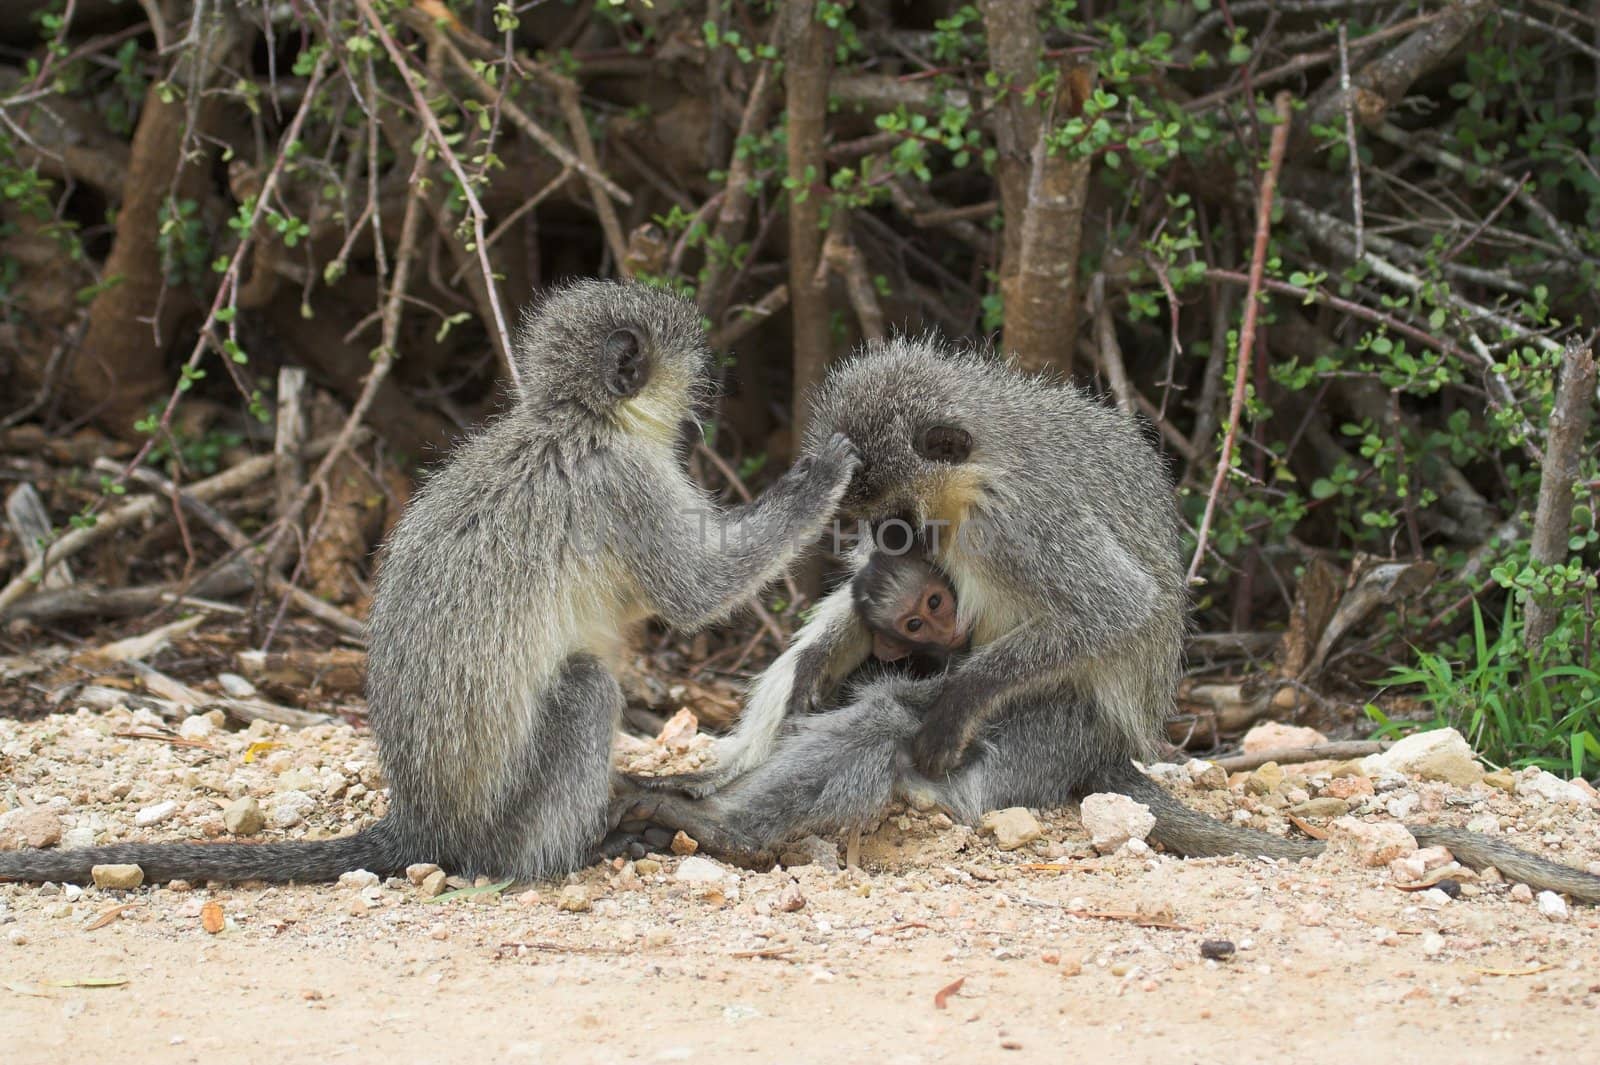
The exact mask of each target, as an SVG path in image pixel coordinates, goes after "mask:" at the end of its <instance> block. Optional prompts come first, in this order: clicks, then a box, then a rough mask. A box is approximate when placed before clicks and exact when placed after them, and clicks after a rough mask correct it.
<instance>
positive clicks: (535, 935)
mask: <svg viewBox="0 0 1600 1065" xmlns="http://www.w3.org/2000/svg"><path fill="white" fill-rule="evenodd" d="M134 724H137V723H136V722H133V721H132V720H131V719H124V718H121V717H118V716H117V715H116V714H115V712H113V713H112V714H109V715H90V714H83V715H76V716H65V717H54V718H46V719H43V720H41V721H38V722H33V723H29V724H26V725H19V724H16V723H14V722H4V721H0V781H3V783H0V829H5V828H6V826H7V825H8V824H10V825H11V826H12V828H13V829H15V824H16V822H17V819H18V818H19V817H20V814H18V813H11V814H6V813H4V810H5V809H7V808H10V807H17V808H18V809H21V810H35V809H37V807H36V806H34V805H33V804H43V806H44V808H45V809H47V810H49V811H50V812H51V813H52V815H53V816H55V817H56V818H57V819H58V820H59V822H60V825H61V827H63V828H64V829H65V830H66V831H67V833H68V835H69V838H68V842H74V841H81V840H82V839H83V838H85V837H90V836H92V838H94V839H96V840H97V841H100V842H106V841H110V840H113V839H123V838H130V837H142V838H156V837H165V838H170V837H174V836H183V835H185V834H188V835H193V836H207V835H215V834H217V833H216V831H215V830H220V813H219V811H220V809H221V807H222V806H223V805H225V804H226V803H227V802H228V801H229V800H230V798H231V793H232V792H234V791H238V792H241V793H243V794H250V795H257V796H259V797H260V799H261V802H262V805H263V807H265V808H266V810H267V812H268V815H269V817H270V816H272V815H273V814H275V813H276V811H277V809H278V806H279V803H280V802H281V799H282V796H283V795H284V794H287V793H288V792H290V791H297V792H300V793H302V794H312V795H314V797H315V798H316V800H317V803H316V810H315V811H314V812H313V813H311V814H310V815H309V819H308V820H307V821H304V822H301V823H297V824H296V825H293V826H290V827H288V828H286V829H283V830H281V831H274V830H270V829H269V830H268V832H267V833H266V835H267V836H269V837H271V836H293V835H297V834H305V833H307V832H313V833H320V832H325V831H335V830H344V829H345V828H346V827H347V826H348V824H349V823H351V822H352V821H354V820H356V819H360V818H366V817H369V816H371V815H372V813H374V812H375V810H376V809H381V792H379V791H376V790H374V789H371V788H368V787H362V788H357V787H356V784H357V783H358V782H360V781H361V780H362V778H363V774H366V776H367V778H368V779H369V780H370V774H371V771H370V759H371V749H370V746H369V745H368V743H367V741H366V739H365V738H364V737H360V736H357V735H355V734H353V733H351V732H350V731H349V730H348V729H343V728H336V729H324V730H308V731H306V732H302V733H298V734H287V733H284V734H279V733H276V732H271V735H270V736H266V735H265V732H267V731H270V730H259V729H258V730H257V734H256V735H254V736H252V735H250V734H244V733H239V734H233V733H217V734H215V735H209V736H205V737H203V738H202V739H201V740H200V741H199V742H203V743H205V744H206V745H207V748H209V749H203V748H186V747H175V746H171V745H168V744H166V743H163V742H160V741H152V740H141V739H132V738H125V737H118V736H116V735H115V733H116V732H119V731H129V730H130V726H131V725H134ZM141 727H143V726H141ZM263 743H273V744H278V745H279V746H277V747H274V748H265V749H264V748H262V747H261V744H263ZM252 744H254V745H255V746H254V749H255V750H256V752H257V754H256V755H255V756H254V757H253V758H252V760H251V761H250V762H245V761H244V758H245V755H246V754H247V753H248V752H249V751H250V750H252V746H251V745H252ZM1297 779H1298V778H1296V777H1295V776H1294V775H1292V774H1291V776H1290V778H1289V782H1288V783H1289V784H1293V783H1294V782H1295V781H1296V780H1297ZM341 782H342V783H341ZM1300 783H1301V784H1302V785H1303V786H1304V787H1306V788H1312V789H1314V788H1315V786H1316V785H1315V778H1310V779H1306V780H1301V781H1300ZM286 785H292V786H286ZM1410 790H1414V791H1415V792H1416V793H1417V794H1418V796H1419V799H1420V801H1421V804H1422V806H1423V809H1424V810H1425V811H1427V810H1429V809H1430V808H1432V809H1439V810H1448V809H1449V808H1451V807H1458V806H1459V807H1466V808H1467V809H1466V812H1467V813H1469V814H1473V813H1475V814H1476V815H1477V816H1479V817H1484V816H1490V817H1496V816H1498V817H1499V818H1501V819H1502V820H1503V822H1504V825H1505V828H1506V831H1508V832H1511V831H1516V832H1519V833H1520V838H1521V839H1522V840H1523V842H1524V843H1525V844H1527V843H1531V844H1534V845H1538V844H1539V843H1540V842H1541V841H1543V842H1547V843H1548V844H1549V846H1550V847H1551V848H1552V849H1553V850H1554V851H1555V852H1557V853H1560V854H1562V855H1563V856H1564V857H1565V859H1566V860H1569V861H1576V862H1578V863H1579V864H1580V865H1581V864H1585V863H1586V862H1591V861H1594V860H1596V859H1597V858H1600V845H1597V838H1596V837H1597V832H1596V828H1597V825H1600V819H1597V816H1596V813H1595V811H1594V810H1592V809H1587V808H1583V807H1581V806H1559V807H1558V806H1557V805H1556V804H1553V803H1552V804H1544V805H1540V804H1537V803H1535V802H1533V801H1532V800H1530V799H1528V798H1526V797H1512V796H1509V795H1505V794H1504V793H1502V792H1497V791H1494V790H1493V789H1487V788H1484V787H1483V786H1482V785H1474V786H1473V787H1471V788H1469V789H1449V788H1446V787H1445V786H1443V785H1415V786H1414V787H1413V788H1412V789H1410ZM118 791H120V792H121V793H122V794H121V795H120V796H117V795H116V794H115V793H116V792H118ZM1187 797H1188V798H1189V799H1190V801H1193V802H1196V803H1197V804H1200V805H1207V806H1208V808H1211V809H1212V812H1218V809H1219V808H1220V804H1223V803H1237V804H1239V805H1240V807H1241V808H1244V807H1247V806H1248V805H1249V803H1248V800H1246V799H1245V798H1244V796H1243V795H1242V793H1234V792H1227V791H1222V792H1212V793H1205V794H1202V793H1192V794H1189V795H1188V796H1187ZM52 800H54V801H55V805H54V806H50V803H51V802H52ZM161 801H173V802H176V803H177V804H178V805H177V807H176V811H175V812H173V813H172V814H170V815H169V818H168V819H167V820H164V821H162V822H161V823H160V824H157V825H155V826H151V827H136V826H135V825H134V817H135V816H136V812H137V811H138V810H140V809H149V808H150V806H151V804H152V803H158V802H161ZM1425 816H1426V815H1425ZM1041 821H1042V823H1043V829H1044V835H1043V838H1042V839H1040V840H1038V841H1036V842H1035V843H1033V844H1031V845H1029V846H1028V847H1024V848H1023V849H1021V850H1017V851H1012V852H1003V851H1000V850H998V849H997V848H996V847H995V845H994V843H993V841H992V840H990V839H987V838H985V837H982V836H980V835H978V834H976V833H974V832H972V831H971V830H969V829H965V828H962V827H959V826H957V827H950V826H947V825H946V824H945V823H944V822H943V820H942V818H940V817H939V816H938V815H931V816H930V815H923V814H917V813H914V812H905V813H901V814H896V815H894V816H891V817H890V818H888V819H887V820H886V822H885V823H884V825H883V826H882V827H881V828H880V829H879V831H878V832H877V833H875V834H874V835H873V836H871V837H869V838H868V839H867V841H866V845H865V847H864V859H863V860H864V864H865V866H866V868H864V869H856V870H843V871H840V870H837V869H830V868H826V867H824V866H823V865H819V864H811V865H803V866H799V867H796V868H793V869H789V870H781V869H780V870H776V871H774V872H770V873H759V874H757V873H750V872H745V871H740V870H734V869H730V868H728V867H726V866H721V865H718V864H716V863H710V862H706V861H705V860H703V859H680V858H677V857H674V856H666V857H665V858H663V859H662V860H661V862H660V866H659V868H654V867H652V865H651V864H650V863H648V862H642V863H638V864H619V866H618V867H597V868H594V869H590V870H586V871H585V872H583V873H582V874H581V875H579V876H577V877H575V878H574V879H573V882H572V883H571V884H569V885H539V886H537V887H536V888H535V889H534V890H532V891H531V892H519V891H518V890H517V889H515V888H514V889H511V890H508V891H506V892H505V893H504V894H484V895H479V896H477V897H474V898H465V899H458V900H454V901H445V902H439V903H430V902H427V901H425V900H424V898H423V896H422V893H421V892H420V891H419V889H418V888H417V887H416V886H414V885H412V884H411V883H409V882H407V881H404V880H393V881H389V882H387V883H381V884H367V885H365V886H360V885H346V886H334V885H324V886H320V887H304V888H299V887H297V888H288V889H279V888H263V887H259V886H255V887H249V886H246V887H234V888H219V889H217V890H208V889H205V888H197V889H192V890H173V889H171V888H158V889H150V888H142V889H139V890H136V891H131V892H102V891H98V890H96V889H92V888H91V889H88V890H81V891H80V890H79V889H76V888H65V889H64V888H60V887H57V886H54V885H51V886H47V887H43V888H41V887H38V886H31V885H0V1030H3V1031H4V1032H5V1033H6V1035H7V1039H6V1054H5V1059H6V1061H7V1062H16V1063H21V1065H32V1063H35V1062H37V1063H58V1062H63V1061H67V1060H86V1061H95V1062H143V1061H164V1062H166V1061H174V1062H183V1061H193V1062H206V1063H211V1062H267V1063H271V1065H282V1063H285V1062H299V1061H312V1060H315V1061H374V1060H398V1061H436V1060H446V1059H448V1060H467V1061H479V1060H481V1061H506V1062H520V1061H551V1062H555V1061H560V1062H563V1063H569V1062H589V1061H594V1062H612V1061H641V1062H670V1061H694V1062H719V1061H744V1060H749V1061H775V1060H777V1061H786V1062H789V1061H792V1062H823V1063H828V1065H843V1063H844V1062H851V1061H872V1062H875V1063H880V1065H892V1063H900V1062H905V1063H913V1062H922V1061H928V1062H933V1061H949V1062H965V1061H988V1060H1000V1061H1027V1060H1040V1061H1045V1060H1049V1061H1062V1060H1068V1059H1077V1060H1091V1061H1093V1060H1106V1061H1117V1062H1123V1061H1127V1062H1143V1061H1149V1062H1162V1063H1167V1062H1191V1061H1193V1062H1199V1061H1208V1060H1218V1059H1219V1057H1221V1056H1224V1055H1226V1056H1228V1057H1235V1056H1241V1057H1246V1058H1248V1059H1250V1060H1283V1061H1291V1060H1308V1061H1337V1060H1358V1059H1359V1058H1360V1057H1361V1056H1364V1055H1371V1054H1373V1053H1374V1052H1376V1053H1377V1054H1379V1055H1381V1059H1382V1061H1383V1062H1384V1063H1385V1065H1389V1063H1404V1062H1435V1061H1438V1062H1449V1063H1451V1065H1459V1063H1462V1062H1480V1061H1482V1062H1501V1061H1504V1062H1525V1061H1529V1060H1538V1059H1540V1058H1548V1059H1549V1060H1553V1061H1562V1060H1580V1059H1585V1058H1587V1057H1588V1056H1590V1055H1592V1053H1593V1047H1594V1045H1595V1043H1594V1041H1595V1039H1596V1038H1597V1036H1600V911H1596V910H1594V909H1584V908H1575V909H1573V910H1572V912H1571V913H1570V915H1569V916H1568V917H1567V918H1566V919H1552V918H1550V917H1548V916H1545V915H1542V914H1541V913H1540V912H1539V909H1538V907H1537V905H1536V903H1535V902H1534V901H1532V900H1530V899H1527V898H1525V897H1523V896H1524V894H1525V893H1524V892H1516V893H1513V892H1512V891H1511V890H1510V889H1509V888H1508V887H1507V886H1506V885H1502V884H1497V883H1473V882H1471V881H1468V882H1466V883H1465V884H1464V885H1463V887H1464V894H1463V895H1462V897H1461V898H1459V899H1455V900H1453V901H1451V900H1446V899H1444V898H1443V897H1442V896H1437V895H1427V894H1423V893H1407V892H1403V891H1400V890H1397V888H1396V886H1395V884H1394V883H1393V881H1392V880H1391V876H1390V873H1389V872H1388V871H1387V870H1384V869H1355V868H1351V867H1349V865H1348V863H1342V864H1341V863H1335V862H1334V861H1333V860H1332V859H1331V858H1323V859H1319V860H1318V861H1316V862H1306V863H1300V864H1295V865H1285V866H1278V867H1274V866H1272V865H1269V864H1267V863H1264V862H1260V861H1248V860H1243V859H1226V860H1205V861H1180V860H1175V859H1170V858H1166V857H1162V856H1158V855H1145V856H1136V855H1129V854H1116V855H1111V856H1097V855H1094V854H1093V852H1092V850H1091V849H1090V848H1088V847H1087V846H1086V845H1085V843H1084V837H1083V833H1082V829H1081V826H1080V825H1079V823H1078V821H1077V819H1076V817H1075V816H1074V814H1073V813H1071V812H1070V811H1062V812H1057V813H1052V814H1049V815H1046V816H1042V817H1041ZM74 833H75V834H76V835H74ZM697 877H704V878H705V879H696V878H697ZM208 903H217V904H219V905H220V907H221V909H222V915H223V918H224V922H225V926H224V927H223V928H222V930H221V931H220V932H218V933H217V934H214V935H213V934H209V933H208V932H206V931H205V929H204V927H203V917H202V909H203V908H204V907H205V906H206V905H207V904H208ZM563 905H566V906H573V907H577V908H578V909H577V910H576V912H570V911H568V910H564V909H562V908H561V907H562V906H563ZM585 906H587V907H588V908H587V909H583V907H585ZM119 907H121V909H118V908H119ZM112 911H116V915H115V916H114V917H107V916H106V915H107V914H109V913H111V912H112ZM1097 913H1098V914H1113V915H1117V916H1114V917H1104V916H1092V915H1091V914H1097ZM1133 918H1139V919H1140V920H1142V921H1144V922H1145V923H1147V924H1148V923H1155V924H1167V925H1178V926H1181V927H1179V928H1170V927H1169V928H1162V927H1142V926H1141V925H1140V924H1139V923H1136V921H1135V920H1134V919H1133ZM1207 939H1226V940H1230V941H1232V942H1233V943H1234V944H1236V946H1237V948H1238V950H1237V954H1236V955H1235V957H1234V958H1233V960H1231V961H1228V962H1226V963H1221V964H1219V963H1216V962H1208V961H1205V960H1202V958H1201V956H1200V944H1201V942H1202V941H1203V940H1207ZM751 954H758V955H762V956H749V955H751ZM741 955H744V956H741ZM1498 974H1515V975H1498ZM958 978H964V983H963V984H962V986H961V988H960V989H959V991H957V992H955V993H953V994H951V995H950V996H949V997H948V1000H947V1001H946V1003H945V1007H944V1008H942V1009H941V1008H939V1007H938V1005H937V1004H936V1001H935V998H936V993H937V992H938V991H939V990H940V989H941V988H943V987H946V986H948V985H949V984H951V983H952V982H954V981H955V980H957V979H958ZM92 979H98V980H117V981H126V983H123V984H120V985H119V986H115V987H100V988H83V987H61V986H57V985H58V983H59V982H62V981H74V980H78V981H82V980H92Z"/></svg>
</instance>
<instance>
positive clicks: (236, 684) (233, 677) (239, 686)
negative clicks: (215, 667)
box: [217, 673, 256, 699]
mask: <svg viewBox="0 0 1600 1065" xmlns="http://www.w3.org/2000/svg"><path fill="white" fill-rule="evenodd" d="M217 685H218V686H219V687H220V688H222V690H223V691H225V692H227V693H228V694H229V695H230V696H232V697H233V698H235V699H254V698H255V697H256V686H255V685H254V684H251V683H250V682H249V681H247V680H245V679H244V678H243V677H241V676H239V674H237V673H218V674H217Z"/></svg>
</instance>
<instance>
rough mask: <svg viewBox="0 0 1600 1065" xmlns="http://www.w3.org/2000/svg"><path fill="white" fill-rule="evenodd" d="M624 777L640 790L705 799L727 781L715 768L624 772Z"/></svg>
mask: <svg viewBox="0 0 1600 1065" xmlns="http://www.w3.org/2000/svg"><path fill="white" fill-rule="evenodd" d="M622 779H623V780H624V781H626V782H627V783H628V784H629V785H630V786H632V787H633V788H635V789H637V790H638V791H642V792H646V791H676V792H678V793H680V794H682V795H687V796H689V797H690V798H691V799H703V798H705V797H706V796H707V795H712V794H714V793H715V792H716V791H717V789H718V788H720V787H722V785H723V784H724V783H725V781H724V779H723V774H722V773H720V772H718V771H717V770H715V769H711V770H705V771H703V772H699V773H668V774H663V775H660V776H655V775H652V774H646V773H624V774H622Z"/></svg>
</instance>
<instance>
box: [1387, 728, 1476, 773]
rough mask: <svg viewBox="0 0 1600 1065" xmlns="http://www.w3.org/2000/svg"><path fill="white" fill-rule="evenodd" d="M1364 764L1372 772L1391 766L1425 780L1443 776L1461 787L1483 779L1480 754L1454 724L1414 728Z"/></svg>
mask: <svg viewBox="0 0 1600 1065" xmlns="http://www.w3.org/2000/svg"><path fill="white" fill-rule="evenodd" d="M1361 765H1362V768H1363V769H1365V770H1366V771H1367V773H1368V774H1369V775H1372V776H1377V775H1379V774H1380V773H1382V772H1383V771H1384V770H1389V771H1391V772H1396V773H1406V774H1409V775H1410V776H1414V777H1418V778H1420V779H1422V780H1442V781H1444V782H1445V783H1447V784H1454V785H1456V786H1457V787H1466V786H1468V785H1470V784H1476V783H1477V782H1478V781H1480V780H1482V779H1483V767H1482V766H1480V765H1479V764H1478V760H1477V756H1476V755H1475V754H1474V753H1473V751H1472V748H1471V747H1470V746H1468V744H1467V741H1466V740H1465V739H1464V738H1463V737H1462V735H1461V733H1459V732H1457V731H1456V730H1455V729H1453V728H1441V729H1432V730H1430V731H1428V732H1413V733H1412V734H1411V735H1409V736H1407V737H1406V738H1405V739H1403V740H1401V741H1400V742H1398V743H1396V744H1395V745H1394V746H1393V747H1390V748H1389V749H1388V750H1387V751H1384V752H1382V753H1381V754H1374V755H1369V756H1368V757H1367V758H1365V759H1363V760H1362V763H1361Z"/></svg>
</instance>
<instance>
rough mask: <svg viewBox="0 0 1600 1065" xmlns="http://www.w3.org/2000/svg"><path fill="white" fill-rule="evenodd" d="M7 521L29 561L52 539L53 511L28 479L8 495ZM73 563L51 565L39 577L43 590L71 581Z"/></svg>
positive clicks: (39, 553)
mask: <svg viewBox="0 0 1600 1065" xmlns="http://www.w3.org/2000/svg"><path fill="white" fill-rule="evenodd" d="M6 521H7V523H8V524H10V526H11V532H12V534H13V535H15V536H16V538H17V546H18V547H20V548H21V549H22V557H23V560H24V563H25V564H26V565H33V564H34V563H36V562H38V561H39V560H40V559H41V558H43V557H44V550H45V549H44V545H45V544H47V543H49V542H50V533H51V528H50V514H49V513H48V512H47V511H46V510H45V509H44V500H42V499H40V498H39V490H38V489H37V488H35V487H34V486H33V485H31V484H29V483H28V482H27V481H24V482H22V483H21V484H19V485H17V486H16V487H15V488H13V489H12V490H11V494H10V495H8V496H6ZM72 579H73V578H72V567H71V566H69V565H67V564H66V563H65V562H63V563H61V564H60V565H59V566H52V567H51V569H50V572H48V573H46V574H45V575H44V577H43V578H41V579H40V581H39V587H40V588H41V589H42V590H44V591H54V590H57V589H60V588H67V587H70V586H71V585H72Z"/></svg>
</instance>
